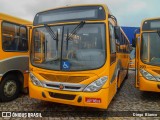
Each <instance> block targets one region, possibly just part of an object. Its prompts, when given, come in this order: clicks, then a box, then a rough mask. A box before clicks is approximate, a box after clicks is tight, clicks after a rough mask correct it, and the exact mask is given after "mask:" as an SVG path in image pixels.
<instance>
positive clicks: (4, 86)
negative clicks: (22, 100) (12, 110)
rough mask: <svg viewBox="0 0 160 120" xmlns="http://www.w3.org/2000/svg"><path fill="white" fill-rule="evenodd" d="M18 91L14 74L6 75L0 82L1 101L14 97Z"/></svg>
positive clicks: (17, 83)
mask: <svg viewBox="0 0 160 120" xmlns="http://www.w3.org/2000/svg"><path fill="white" fill-rule="evenodd" d="M19 92H20V84H19V82H18V80H17V78H16V77H15V76H14V75H7V76H6V77H5V78H4V79H3V80H2V81H1V84H0V100H1V101H2V102H7V101H11V100H13V99H16V98H17V97H18V95H19Z"/></svg>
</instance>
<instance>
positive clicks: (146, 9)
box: [0, 0, 160, 27]
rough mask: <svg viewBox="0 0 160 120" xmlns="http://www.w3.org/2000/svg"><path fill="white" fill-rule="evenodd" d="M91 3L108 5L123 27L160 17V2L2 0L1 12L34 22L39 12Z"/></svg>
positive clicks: (148, 0) (0, 3)
mask: <svg viewBox="0 0 160 120" xmlns="http://www.w3.org/2000/svg"><path fill="white" fill-rule="evenodd" d="M90 3H91V4H96V3H103V4H107V5H108V7H109V8H110V10H111V12H112V13H113V14H114V15H115V16H116V17H117V19H118V21H119V24H120V25H121V26H132V27H139V26H140V24H141V21H142V20H143V19H145V18H150V17H160V6H159V5H160V0H0V12H2V13H7V14H11V15H14V16H17V17H21V18H23V19H27V20H30V21H33V18H34V16H35V14H36V13H37V12H39V11H43V10H46V9H51V8H54V7H60V6H66V5H75V4H90Z"/></svg>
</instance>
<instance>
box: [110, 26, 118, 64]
mask: <svg viewBox="0 0 160 120" xmlns="http://www.w3.org/2000/svg"><path fill="white" fill-rule="evenodd" d="M109 30H110V47H111V48H110V52H111V64H112V63H114V62H115V61H116V41H115V34H114V27H113V25H112V24H109Z"/></svg>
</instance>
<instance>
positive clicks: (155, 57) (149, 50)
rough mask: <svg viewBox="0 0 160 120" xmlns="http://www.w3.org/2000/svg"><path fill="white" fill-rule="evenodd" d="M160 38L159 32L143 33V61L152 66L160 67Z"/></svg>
mask: <svg viewBox="0 0 160 120" xmlns="http://www.w3.org/2000/svg"><path fill="white" fill-rule="evenodd" d="M159 45H160V36H159V35H158V33H157V32H150V33H143V40H142V44H141V60H142V61H143V62H144V63H147V64H151V65H160V47H159Z"/></svg>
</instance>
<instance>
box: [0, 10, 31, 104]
mask: <svg viewBox="0 0 160 120" xmlns="http://www.w3.org/2000/svg"><path fill="white" fill-rule="evenodd" d="M29 26H31V22H29V21H26V20H23V19H20V18H16V17H13V16H10V15H6V14H3V13H0V36H1V37H0V53H1V56H0V101H10V100H13V99H15V98H17V97H18V95H19V93H20V92H21V91H24V90H25V91H26V89H27V87H28V75H29V74H28V71H29V51H28V50H29V48H28V45H29V32H28V31H29Z"/></svg>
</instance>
